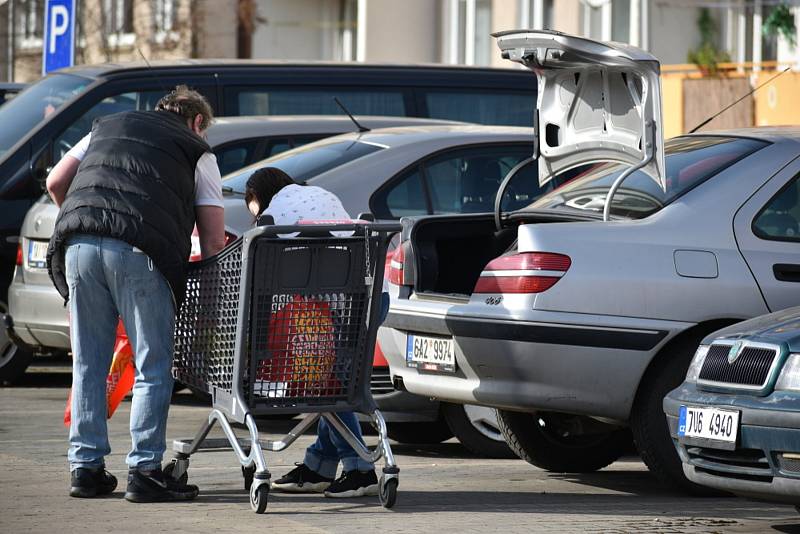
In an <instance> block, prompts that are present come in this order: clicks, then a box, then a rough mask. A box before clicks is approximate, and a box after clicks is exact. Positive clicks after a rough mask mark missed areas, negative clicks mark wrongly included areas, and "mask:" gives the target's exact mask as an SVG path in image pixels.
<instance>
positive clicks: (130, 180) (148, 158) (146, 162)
mask: <svg viewBox="0 0 800 534" xmlns="http://www.w3.org/2000/svg"><path fill="white" fill-rule="evenodd" d="M210 150H211V149H210V148H209V146H208V144H207V143H206V142H205V141H203V140H202V139H201V138H200V137H199V136H197V135H196V134H195V133H194V132H192V131H191V130H190V129H189V128H187V126H186V122H185V120H184V119H183V118H181V117H180V116H178V115H175V114H173V113H169V112H164V111H127V112H124V113H117V114H114V115H108V116H106V117H101V118H99V119H96V120H95V121H94V124H93V126H92V137H91V141H90V142H89V149H88V150H87V152H86V156H85V157H84V159H83V160H82V161H81V164H80V166H79V167H78V172H77V174H76V175H75V178H74V179H73V180H72V183H71V184H70V187H69V190H68V191H67V195H66V199H65V200H64V203H63V204H62V206H61V211H60V212H59V214H58V218H57V219H56V223H55V229H54V231H53V237H52V238H50V246H49V248H48V250H47V269H48V271H49V274H50V278H51V279H52V280H53V283H54V284H55V286H56V289H58V292H59V293H61V296H63V297H64V299H65V300H66V299H67V298H68V297H69V288H68V286H67V281H66V269H65V265H64V249H65V245H66V241H67V239H68V238H69V236H70V235H73V234H91V235H99V236H106V237H113V238H115V239H119V240H121V241H125V242H127V243H130V244H131V245H133V246H134V247H137V248H139V249H141V250H142V251H143V252H144V253H145V254H147V255H148V256H149V257H150V258H151V259H152V260H153V263H154V264H155V266H156V267H157V268H158V270H159V271H160V272H161V274H162V275H164V278H166V280H167V282H168V283H169V285H170V287H171V288H172V294H173V295H174V297H175V302H176V303H177V305H180V303H181V302H182V301H183V297H184V295H185V292H186V287H185V286H186V262H187V261H188V259H189V254H190V252H191V234H192V228H193V227H194V223H195V212H194V189H195V180H194V173H195V167H196V165H197V160H199V159H200V156H202V155H203V153H204V152H209V151H210Z"/></svg>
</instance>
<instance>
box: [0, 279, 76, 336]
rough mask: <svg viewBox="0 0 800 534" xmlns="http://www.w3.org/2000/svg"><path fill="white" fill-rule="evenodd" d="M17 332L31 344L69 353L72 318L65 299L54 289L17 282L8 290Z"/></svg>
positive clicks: (10, 307) (9, 308)
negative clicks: (68, 314) (70, 318)
mask: <svg viewBox="0 0 800 534" xmlns="http://www.w3.org/2000/svg"><path fill="white" fill-rule="evenodd" d="M8 311H9V313H10V314H11V317H13V319H14V331H15V332H16V334H17V335H18V336H19V337H20V339H22V340H23V341H24V342H25V343H27V344H28V345H31V346H33V347H41V348H46V349H58V350H69V349H70V341H69V319H68V318H67V310H66V308H65V307H64V299H62V298H61V295H59V294H58V292H57V291H56V290H55V289H54V288H53V287H52V286H43V285H42V286H38V285H32V284H23V283H19V282H17V281H14V282H13V283H12V284H11V285H10V286H9V288H8Z"/></svg>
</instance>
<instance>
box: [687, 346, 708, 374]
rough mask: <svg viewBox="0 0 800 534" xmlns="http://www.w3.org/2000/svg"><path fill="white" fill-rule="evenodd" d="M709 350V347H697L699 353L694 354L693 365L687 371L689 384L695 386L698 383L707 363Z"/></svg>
mask: <svg viewBox="0 0 800 534" xmlns="http://www.w3.org/2000/svg"><path fill="white" fill-rule="evenodd" d="M708 348H709V346H708V345H700V346H699V347H697V352H695V353H694V358H692V363H690V364H689V370H688V371H686V381H687V382H692V383H693V384H694V383H696V382H697V378H698V377H699V376H700V370H701V369H702V368H703V364H704V363H705V361H706V355H707V354H708Z"/></svg>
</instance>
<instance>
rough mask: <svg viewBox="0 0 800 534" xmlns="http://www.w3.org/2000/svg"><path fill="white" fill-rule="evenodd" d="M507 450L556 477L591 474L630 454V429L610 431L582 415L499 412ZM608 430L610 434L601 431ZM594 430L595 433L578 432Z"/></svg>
mask: <svg viewBox="0 0 800 534" xmlns="http://www.w3.org/2000/svg"><path fill="white" fill-rule="evenodd" d="M497 414H498V418H497V422H498V423H499V424H500V429H501V430H502V431H503V435H504V436H505V438H506V442H507V443H508V446H509V447H511V450H513V451H514V452H515V453H516V454H517V456H519V457H520V458H522V459H523V460H525V461H526V462H528V463H529V464H532V465H535V466H536V467H540V468H542V469H544V470H546V471H553V472H557V473H590V472H592V471H597V470H598V469H602V468H604V467H606V466H607V465H610V464H611V463H613V462H614V461H615V460H617V459H618V458H619V457H620V456H622V455H623V454H625V453H626V452H627V451H628V450H630V445H631V435H630V431H629V430H628V429H627V428H618V427H611V426H610V425H604V424H603V423H601V422H599V421H596V420H594V419H591V418H589V417H585V416H581V415H570V414H563V413H557V412H534V413H525V412H510V411H506V410H498V411H497ZM603 426H608V427H609V429H608V430H605V431H604V430H602V427H603ZM581 428H591V429H592V430H593V431H592V432H575V430H576V429H577V430H580V429H581Z"/></svg>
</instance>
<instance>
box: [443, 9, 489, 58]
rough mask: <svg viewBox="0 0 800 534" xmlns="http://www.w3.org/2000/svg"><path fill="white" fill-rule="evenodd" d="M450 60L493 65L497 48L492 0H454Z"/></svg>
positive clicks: (450, 28) (450, 29)
mask: <svg viewBox="0 0 800 534" xmlns="http://www.w3.org/2000/svg"><path fill="white" fill-rule="evenodd" d="M449 11H450V20H449V21H448V25H449V28H448V33H449V40H448V44H447V46H448V47H449V54H448V62H449V63H456V64H466V65H489V64H490V63H491V59H492V54H493V53H494V50H493V48H492V47H493V46H494V44H493V39H492V36H491V33H492V2H491V0H450V2H449Z"/></svg>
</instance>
